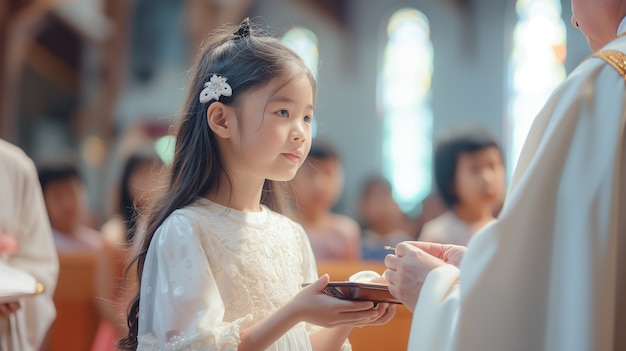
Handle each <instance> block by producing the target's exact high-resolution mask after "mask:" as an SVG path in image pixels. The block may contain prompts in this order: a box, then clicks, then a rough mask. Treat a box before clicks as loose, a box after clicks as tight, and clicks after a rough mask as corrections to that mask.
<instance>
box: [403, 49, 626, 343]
mask: <svg viewBox="0 0 626 351" xmlns="http://www.w3.org/2000/svg"><path fill="white" fill-rule="evenodd" d="M603 50H617V51H620V52H622V53H624V52H626V37H622V38H620V39H617V40H614V41H613V42H611V43H609V44H608V45H607V46H606V47H605V48H604V49H603ZM625 64H626V62H625ZM625 119H626V82H625V77H623V76H620V74H619V73H618V70H616V69H614V68H613V67H612V66H611V65H609V64H607V62H605V61H604V60H602V59H600V58H597V57H593V58H589V59H587V60H586V61H584V62H583V63H582V64H581V65H580V66H579V67H578V68H577V69H576V70H575V71H574V72H572V74H571V75H570V76H569V77H568V79H567V80H566V81H565V82H564V83H563V84H562V85H561V86H560V87H559V88H558V89H557V90H556V91H555V92H554V93H553V95H552V96H551V98H550V99H549V100H548V102H547V103H546V105H545V107H544V108H543V109H542V110H541V112H540V113H539V115H538V116H537V118H536V120H535V122H534V124H533V127H532V129H531V131H530V133H529V136H528V139H527V141H526V144H525V146H524V149H523V151H522V155H521V157H520V160H519V163H518V165H517V169H516V172H515V175H514V177H513V181H512V183H511V186H510V191H509V193H508V198H507V200H506V203H505V205H504V208H503V210H502V212H501V213H500V216H499V219H498V220H497V221H494V222H492V223H491V224H490V225H488V226H487V227H485V228H484V229H483V230H482V231H480V232H479V233H477V234H476V236H475V237H474V238H473V239H472V240H471V241H470V243H469V247H468V250H467V253H466V254H465V257H464V259H463V262H462V264H461V268H460V270H459V269H457V268H456V267H453V266H451V265H445V266H442V267H439V268H437V269H435V270H434V271H432V272H431V273H430V274H429V275H428V276H427V278H426V281H425V282H424V285H423V287H422V290H421V294H420V297H419V300H418V303H417V306H416V308H415V311H414V317H413V324H412V328H411V337H410V342H409V350H411V351H413V350H427V351H433V350H476V351H492V350H493V351H502V350H506V351H513V350H520V351H528V350H533V351H535V350H545V351H572V350H594V351H602V350H626V342H625V340H624V336H623V335H624V334H626V329H625V327H626V324H625V323H624V318H625V316H624V314H625V313H626V311H625V310H624V304H625V302H626V291H624V280H625V279H626V269H625V267H624V266H625V264H626V145H625V144H626V143H625V142H624V123H625ZM617 311H621V312H617ZM620 338H621V339H620Z"/></svg>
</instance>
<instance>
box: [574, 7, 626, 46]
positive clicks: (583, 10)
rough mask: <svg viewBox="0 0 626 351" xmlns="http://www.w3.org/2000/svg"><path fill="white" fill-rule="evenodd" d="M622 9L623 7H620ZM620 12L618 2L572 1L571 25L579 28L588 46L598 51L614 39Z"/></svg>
mask: <svg viewBox="0 0 626 351" xmlns="http://www.w3.org/2000/svg"><path fill="white" fill-rule="evenodd" d="M621 6H622V7H624V5H621ZM621 11H622V12H620V1H618V0H572V13H573V15H572V25H574V26H575V27H578V28H580V30H581V31H582V32H583V33H584V34H585V37H587V41H588V42H589V46H590V47H591V49H592V50H593V51H598V50H599V49H601V48H602V47H603V46H604V45H606V44H607V43H609V42H610V41H611V40H613V39H615V36H616V34H617V25H618V24H619V23H618V21H619V20H621V19H622V18H621V17H620V18H614V17H616V16H618V15H620V13H623V8H622V9H621Z"/></svg>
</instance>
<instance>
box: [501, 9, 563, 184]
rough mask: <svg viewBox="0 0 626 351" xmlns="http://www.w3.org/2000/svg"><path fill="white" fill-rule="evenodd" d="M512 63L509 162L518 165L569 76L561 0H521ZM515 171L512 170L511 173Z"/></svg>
mask: <svg viewBox="0 0 626 351" xmlns="http://www.w3.org/2000/svg"><path fill="white" fill-rule="evenodd" d="M516 9H517V15H518V22H517V25H516V26H515V30H514V32H513V52H512V56H511V60H510V64H509V103H508V120H507V121H506V123H505V125H506V139H507V163H508V168H509V170H513V168H514V167H515V165H516V164H517V160H518V158H519V154H520V152H521V149H522V146H523V144H524V141H525V140H526V136H527V134H528V131H529V129H530V126H531V124H532V122H533V121H534V119H535V116H536V115H537V113H538V112H539V110H540V109H541V107H542V106H543V105H544V103H545V102H546V100H547V99H548V97H549V96H550V94H551V93H552V91H553V90H554V88H556V87H557V86H558V85H559V83H561V82H562V81H563V79H565V67H564V63H565V56H566V47H565V43H566V41H565V40H566V35H565V23H564V22H563V20H562V19H561V1H560V0H518V1H517V5H516ZM511 174H513V172H511V171H510V172H509V175H511Z"/></svg>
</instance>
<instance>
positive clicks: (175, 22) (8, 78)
mask: <svg viewBox="0 0 626 351" xmlns="http://www.w3.org/2000/svg"><path fill="white" fill-rule="evenodd" d="M571 16H572V13H571V8H570V2H569V1H566V0H481V1H478V0H440V1H433V0H390V1H369V0H188V1H178V0H132V1H129V0H64V1H61V0H2V1H1V2H0V138H2V139H4V140H6V141H8V142H10V143H13V144H15V145H17V146H19V147H20V148H22V149H23V150H24V151H25V153H26V154H27V155H28V156H29V157H31V158H32V159H33V161H34V162H35V164H36V165H37V166H40V165H41V166H44V165H49V164H53V163H57V162H66V163H71V164H73V165H75V167H76V169H77V170H78V172H79V173H80V179H81V180H82V182H83V183H84V187H85V195H84V196H85V201H84V204H83V206H84V208H83V210H84V211H83V212H84V215H83V217H82V219H81V220H82V221H83V222H82V224H83V225H85V226H87V227H90V228H92V229H93V230H95V231H96V232H102V231H103V229H102V228H103V226H104V225H105V223H106V222H107V220H108V219H109V218H111V217H112V216H113V215H114V214H115V209H114V207H115V205H114V203H115V200H116V199H115V195H112V194H113V193H115V190H114V189H116V186H118V185H119V184H118V183H119V180H120V178H119V177H120V174H121V171H122V167H123V162H124V161H125V160H126V158H127V157H128V156H129V155H130V154H131V153H132V152H133V150H136V149H139V148H144V147H146V146H147V145H149V146H150V148H152V149H153V150H154V151H155V153H156V154H157V155H158V157H159V159H160V162H162V163H164V164H165V165H167V164H168V162H171V157H172V156H173V143H174V141H173V137H172V136H171V132H172V128H173V127H172V126H173V125H174V124H175V122H176V121H177V119H178V117H179V114H180V112H181V109H182V107H183V104H184V102H185V101H184V100H185V96H186V92H187V88H188V87H187V85H188V83H189V77H190V75H189V71H188V70H189V67H190V65H191V62H192V61H193V59H194V57H195V55H196V53H197V52H198V49H199V48H200V47H201V44H202V42H203V40H204V39H205V38H206V37H207V35H210V33H211V32H212V31H213V30H214V29H216V28H219V27H220V26H222V25H224V24H226V23H231V24H238V23H240V22H241V21H242V20H243V19H244V18H247V17H248V18H250V20H251V21H252V22H253V23H254V24H255V25H257V26H258V27H260V28H263V29H264V30H265V31H267V32H269V33H271V34H272V35H273V36H275V37H277V38H279V39H281V40H282V41H283V42H284V43H285V44H286V45H287V46H288V47H290V48H291V49H292V50H294V51H295V52H296V53H298V54H299V55H300V57H301V58H302V59H303V60H304V62H305V63H306V64H307V66H308V67H309V69H310V70H311V71H312V73H313V75H314V76H315V78H316V80H317V95H316V102H315V118H314V124H313V137H314V139H313V140H314V143H315V142H316V141H319V142H320V143H322V142H323V143H326V144H328V145H332V149H333V150H334V152H336V154H337V156H336V157H337V159H338V160H339V164H340V168H341V172H340V177H341V179H340V183H341V185H340V190H339V194H337V196H336V199H335V201H334V202H333V203H332V204H331V205H332V211H333V212H334V213H338V214H341V215H343V216H346V217H349V218H352V219H354V221H355V222H356V223H358V225H359V228H360V229H363V228H364V219H363V218H361V217H362V216H363V211H364V210H363V208H362V207H360V202H361V201H362V200H363V197H364V195H363V191H364V185H365V184H366V182H367V181H368V180H369V179H373V178H376V177H378V178H380V179H385V180H386V181H387V182H388V184H389V185H390V188H389V191H390V193H391V195H392V197H393V201H394V202H395V203H394V206H397V208H398V209H399V210H400V211H401V212H402V214H403V215H404V217H405V218H407V221H409V222H410V224H408V225H407V227H404V228H405V229H406V228H410V229H406V232H407V234H408V237H409V238H414V239H415V238H417V237H418V236H419V233H420V232H419V230H420V228H422V226H423V224H424V223H425V222H426V221H427V220H428V219H432V218H433V217H435V216H436V215H435V214H430V213H429V211H434V212H436V213H437V214H440V213H441V212H442V211H444V209H443V206H442V205H441V204H438V205H437V204H435V205H433V206H434V208H431V207H430V202H429V201H430V200H432V196H433V194H435V193H436V191H435V179H434V176H433V154H434V151H435V146H436V144H437V141H438V140H439V139H440V138H441V137H443V136H445V135H447V133H448V132H449V131H451V130H455V129H458V128H463V127H479V128H483V129H485V130H487V131H488V132H490V133H491V135H493V136H494V137H495V140H496V141H497V143H498V145H499V146H500V149H501V155H502V162H503V165H504V170H505V177H506V179H505V181H504V182H505V183H506V182H508V180H509V179H510V177H511V174H512V173H513V170H514V167H515V163H516V160H517V157H518V155H519V152H520V150H521V147H522V145H523V141H524V138H525V137H526V134H527V132H528V129H529V128H530V125H531V123H532V121H533V118H534V116H535V115H536V114H537V112H538V111H539V108H541V106H542V105H543V104H544V102H545V101H546V99H547V98H548V97H549V96H550V94H551V92H552V91H553V89H554V88H555V87H556V86H558V85H559V83H561V82H562V81H563V80H564V79H565V77H567V75H568V74H569V73H570V72H572V70H574V68H575V67H576V66H577V65H578V64H579V63H580V62H581V61H583V60H584V59H585V58H586V57H587V56H588V55H589V54H590V53H591V52H590V50H589V48H588V46H587V43H586V41H585V38H584V36H583V35H582V34H581V33H580V32H579V30H578V29H576V28H575V27H574V26H572V25H571V23H570V18H571ZM437 206H439V207H437ZM373 211H374V212H376V211H378V210H373ZM380 211H382V210H380ZM305 227H306V226H305ZM363 240H365V239H363ZM375 245H378V244H375ZM102 250H104V249H98V250H96V251H93V250H92V251H87V252H69V253H68V252H60V253H59V257H60V263H61V266H60V273H59V280H58V284H57V288H56V291H55V304H56V306H57V319H56V321H55V322H54V323H53V325H52V328H51V329H50V332H49V333H48V336H47V338H46V343H45V345H44V348H43V350H49V351H57V350H69V351H73V350H76V351H80V350H89V349H91V347H92V345H93V344H94V340H95V339H96V334H97V332H98V327H99V324H100V322H101V318H102V312H101V309H99V307H98V306H97V304H98V300H99V299H100V298H101V297H100V296H99V295H98V289H99V288H98V284H97V282H95V280H96V278H95V277H96V274H97V273H96V269H97V267H96V266H97V262H98V257H99V255H101V254H102V252H101V251H102ZM359 250H360V247H359ZM357 256H358V257H357V259H353V260H345V259H341V258H339V259H334V258H331V259H321V260H319V261H318V265H317V267H318V272H319V273H320V274H321V273H323V272H328V273H330V274H331V278H332V280H346V279H348V277H349V276H350V274H351V273H353V272H356V271H360V270H374V271H377V272H379V273H382V271H383V270H384V269H385V267H384V264H383V263H382V259H381V258H378V259H371V260H368V259H366V257H365V254H363V255H361V254H359V255H357ZM382 257H383V258H384V256H382ZM409 325H410V314H409V312H408V311H406V310H403V309H402V307H400V308H398V312H397V315H396V317H395V318H394V320H392V321H391V322H390V323H389V324H388V325H386V326H383V327H368V328H362V329H355V330H354V331H353V332H352V334H351V336H350V339H351V342H352V345H353V349H354V350H356V351H359V350H379V349H386V350H405V349H406V345H407V344H406V343H407V336H408V330H409Z"/></svg>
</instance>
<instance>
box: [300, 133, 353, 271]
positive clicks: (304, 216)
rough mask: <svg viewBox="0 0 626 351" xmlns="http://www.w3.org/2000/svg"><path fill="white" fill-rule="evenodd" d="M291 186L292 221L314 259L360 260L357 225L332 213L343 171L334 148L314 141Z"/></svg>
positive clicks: (338, 195) (338, 194) (341, 188)
mask: <svg viewBox="0 0 626 351" xmlns="http://www.w3.org/2000/svg"><path fill="white" fill-rule="evenodd" d="M291 184H292V187H293V195H294V199H295V210H294V213H293V215H292V218H293V220H295V221H296V222H298V223H300V224H301V225H302V226H303V227H304V230H305V231H306V233H307V235H308V236H309V240H310V241H311V247H312V248H313V253H314V254H315V258H316V259H318V260H355V259H359V258H361V235H360V229H359V225H358V224H357V222H356V221H355V220H353V219H352V218H350V217H347V216H344V215H340V214H337V213H333V212H332V208H333V206H334V205H335V204H336V203H337V201H338V200H339V197H340V196H341V192H342V190H343V169H342V166H341V160H340V159H339V154H338V153H337V152H336V151H335V149H334V148H333V147H331V146H330V145H329V144H326V143H321V142H317V141H316V142H315V143H314V144H313V145H312V146H311V152H310V153H309V157H308V159H307V160H306V161H305V162H304V165H302V168H300V170H298V173H297V174H296V176H295V178H294V179H293V180H292V181H291Z"/></svg>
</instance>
